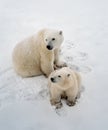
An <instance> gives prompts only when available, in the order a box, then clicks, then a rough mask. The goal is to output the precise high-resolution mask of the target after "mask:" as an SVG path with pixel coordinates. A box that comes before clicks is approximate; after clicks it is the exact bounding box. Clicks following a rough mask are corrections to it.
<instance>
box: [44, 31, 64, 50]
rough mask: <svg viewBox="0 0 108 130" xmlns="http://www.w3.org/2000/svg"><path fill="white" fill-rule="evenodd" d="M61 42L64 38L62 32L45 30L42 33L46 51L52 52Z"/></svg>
mask: <svg viewBox="0 0 108 130" xmlns="http://www.w3.org/2000/svg"><path fill="white" fill-rule="evenodd" d="M63 40H64V37H63V32H62V31H57V30H52V29H46V30H45V32H44V43H45V44H46V48H47V49H48V50H53V49H55V48H58V47H60V45H61V44H62V42H63Z"/></svg>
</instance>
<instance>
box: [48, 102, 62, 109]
mask: <svg viewBox="0 0 108 130" xmlns="http://www.w3.org/2000/svg"><path fill="white" fill-rule="evenodd" d="M50 103H51V105H54V106H55V107H56V109H59V108H61V107H62V106H63V105H62V102H61V101H54V100H50Z"/></svg>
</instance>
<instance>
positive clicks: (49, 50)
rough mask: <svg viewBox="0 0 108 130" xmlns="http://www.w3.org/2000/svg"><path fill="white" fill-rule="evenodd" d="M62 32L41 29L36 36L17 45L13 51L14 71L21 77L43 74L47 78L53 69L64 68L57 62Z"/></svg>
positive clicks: (63, 64) (62, 64)
mask: <svg viewBox="0 0 108 130" xmlns="http://www.w3.org/2000/svg"><path fill="white" fill-rule="evenodd" d="M63 39H64V37H63V32H62V31H58V30H53V29H42V30H40V31H39V32H38V33H37V35H33V36H31V37H30V38H28V39H25V40H24V41H22V42H20V43H18V44H17V45H16V47H15V48H14V51H13V65H14V69H15V71H16V72H17V73H18V74H19V75H21V76H22V77H29V76H36V75H41V74H45V75H46V76H49V74H50V73H51V72H53V71H54V67H55V68H56V67H62V66H66V64H65V63H62V62H60V61H59V50H60V46H61V44H62V42H63Z"/></svg>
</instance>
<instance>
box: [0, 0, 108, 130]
mask: <svg viewBox="0 0 108 130" xmlns="http://www.w3.org/2000/svg"><path fill="white" fill-rule="evenodd" d="M107 5H108V1H107V0H81V1H80V0H77V1H75V0H59V1H57V0H54V1H52V0H45V1H42V0H39V1H38V0H19V1H17V0H9V1H8V0H0V130H55V129H56V130H60V129H62V130H72V129H75V130H91V129H94V130H103V129H104V130H107V129H108V123H107V121H108V103H107V100H108V83H107V80H108V79H107V77H108V61H107V57H108V50H107V48H108V45H107V42H108V14H107V12H108V8H107ZM44 27H49V28H54V29H55V28H56V29H60V30H61V29H62V30H63V32H64V37H65V41H64V43H63V45H62V47H61V49H62V50H61V56H62V58H63V59H64V60H65V61H66V62H67V64H68V65H69V66H70V67H72V68H73V69H76V70H77V71H79V72H80V73H81V75H82V78H83V79H82V82H83V92H82V96H81V98H80V99H79V101H78V103H77V104H76V106H74V107H68V106H67V105H66V104H65V102H63V108H62V109H60V110H55V108H54V107H52V106H51V105H50V102H49V94H48V90H47V78H45V77H44V76H38V77H33V78H21V77H20V76H18V75H17V74H16V73H15V72H14V70H13V67H12V60H11V55H12V50H13V47H14V46H15V45H16V44H17V42H19V41H21V40H23V39H24V38H26V37H28V36H30V35H32V34H34V33H35V32H36V31H38V30H39V29H41V28H44Z"/></svg>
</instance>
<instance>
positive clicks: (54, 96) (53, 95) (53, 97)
mask: <svg viewBox="0 0 108 130" xmlns="http://www.w3.org/2000/svg"><path fill="white" fill-rule="evenodd" d="M50 103H51V105H55V106H56V108H61V107H62V103H61V92H60V91H58V90H57V89H56V88H55V87H54V86H51V88H50Z"/></svg>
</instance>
